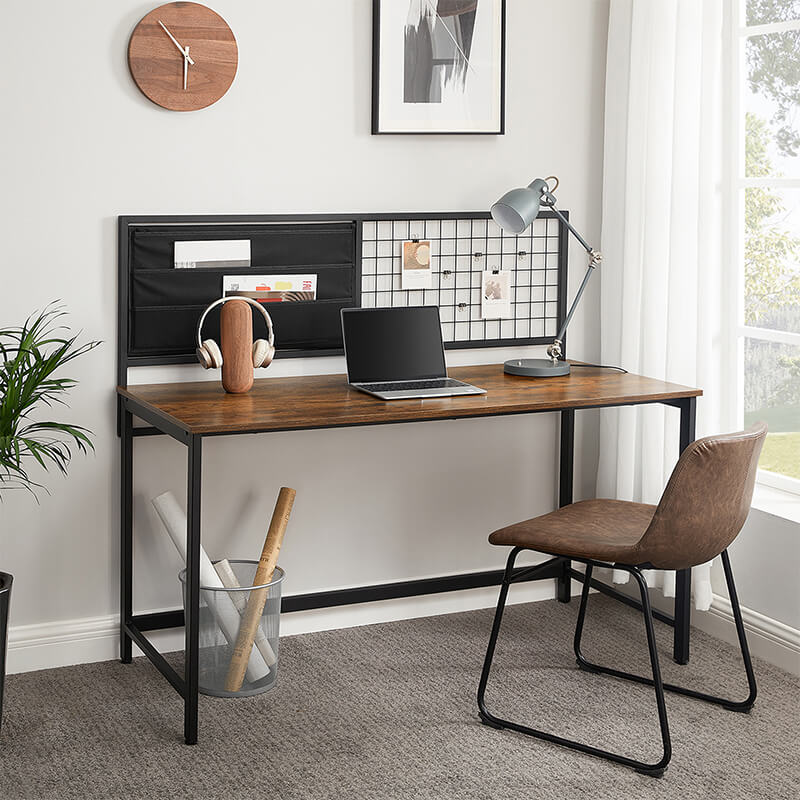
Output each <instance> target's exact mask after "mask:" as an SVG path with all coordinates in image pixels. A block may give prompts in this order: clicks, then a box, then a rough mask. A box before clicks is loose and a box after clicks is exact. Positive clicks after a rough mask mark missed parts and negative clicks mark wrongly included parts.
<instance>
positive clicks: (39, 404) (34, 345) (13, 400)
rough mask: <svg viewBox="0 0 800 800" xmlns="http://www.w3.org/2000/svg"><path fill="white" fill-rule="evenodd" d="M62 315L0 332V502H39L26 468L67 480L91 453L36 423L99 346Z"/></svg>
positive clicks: (2, 604) (60, 430)
mask: <svg viewBox="0 0 800 800" xmlns="http://www.w3.org/2000/svg"><path fill="white" fill-rule="evenodd" d="M64 316H65V312H64V311H63V310H62V309H61V308H60V307H59V306H58V305H55V304H52V303H51V304H50V305H48V306H46V307H45V309H44V310H43V311H40V312H38V313H35V314H33V315H31V316H30V317H28V319H27V320H25V323H24V324H23V325H22V326H21V327H12V328H0V500H2V499H3V495H4V494H6V492H8V491H10V490H12V489H25V490H27V491H28V492H30V493H31V494H32V495H33V497H34V498H35V499H36V500H37V501H38V497H37V490H38V489H42V488H44V487H43V486H42V485H41V484H40V483H37V482H36V481H35V480H34V478H33V477H32V476H31V474H30V472H29V469H30V467H31V466H38V467H41V468H42V469H44V470H48V469H51V468H53V467H55V469H57V470H58V471H59V472H61V473H63V474H64V475H66V473H67V466H68V465H69V463H70V461H71V459H72V455H73V452H74V450H76V449H77V450H79V451H80V452H83V453H86V452H87V451H88V450H90V449H91V450H93V449H94V445H93V444H92V440H91V435H92V434H91V432H90V431H88V430H87V429H86V428H83V427H81V426H80V425H71V424H69V423H66V422H49V421H45V420H42V419H41V411H42V410H43V408H44V409H50V408H52V407H53V406H54V405H57V404H62V405H65V404H66V403H65V397H66V395H67V393H68V392H69V390H70V389H71V388H72V387H73V386H75V384H76V381H75V380H74V379H73V378H65V377H61V376H59V377H56V376H55V374H54V373H55V372H56V371H57V370H59V369H60V368H61V367H63V366H64V365H65V364H68V363H69V362H70V361H72V360H73V359H75V358H78V356H81V355H83V354H84V353H87V352H88V351H89V350H92V349H93V348H95V347H97V345H98V344H100V342H87V343H85V344H78V343H77V338H78V337H77V335H75V336H73V335H70V331H69V328H67V327H66V326H65V325H63V324H62V317H64ZM45 491H46V489H45ZM11 583H12V577H11V575H9V574H8V573H5V572H0V725H2V722H3V683H4V681H5V666H6V649H7V644H8V607H9V601H10V595H11Z"/></svg>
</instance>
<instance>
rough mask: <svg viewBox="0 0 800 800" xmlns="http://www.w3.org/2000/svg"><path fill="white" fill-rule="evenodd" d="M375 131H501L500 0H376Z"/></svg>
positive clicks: (502, 98) (502, 70) (502, 20)
mask: <svg viewBox="0 0 800 800" xmlns="http://www.w3.org/2000/svg"><path fill="white" fill-rule="evenodd" d="M374 5H375V11H374V13H375V24H376V31H375V34H376V35H375V52H374V54H373V133H495V134H497V133H502V132H503V117H504V114H503V111H504V109H503V101H504V97H503V95H504V91H503V83H504V69H503V58H504V12H505V0H374Z"/></svg>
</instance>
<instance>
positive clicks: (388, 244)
mask: <svg viewBox="0 0 800 800" xmlns="http://www.w3.org/2000/svg"><path fill="white" fill-rule="evenodd" d="M377 253H378V258H391V257H392V256H393V255H394V242H393V241H391V240H390V241H380V242H378V244H377Z"/></svg>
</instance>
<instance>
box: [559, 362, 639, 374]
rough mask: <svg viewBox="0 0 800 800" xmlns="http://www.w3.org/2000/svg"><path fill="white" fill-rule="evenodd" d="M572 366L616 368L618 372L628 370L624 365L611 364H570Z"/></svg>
mask: <svg viewBox="0 0 800 800" xmlns="http://www.w3.org/2000/svg"><path fill="white" fill-rule="evenodd" d="M570 367H595V368H596V369H615V370H617V372H625V373H627V372H628V370H626V369H623V368H622V367H613V366H611V365H610V364H570Z"/></svg>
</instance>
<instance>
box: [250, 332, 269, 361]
mask: <svg viewBox="0 0 800 800" xmlns="http://www.w3.org/2000/svg"><path fill="white" fill-rule="evenodd" d="M268 353H269V342H268V341H267V340H266V339H256V340H255V341H254V342H253V366H254V367H255V368H258V367H261V366H267V364H268V363H269V362H267V364H265V363H264V360H265V359H266V357H267V354H268Z"/></svg>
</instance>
